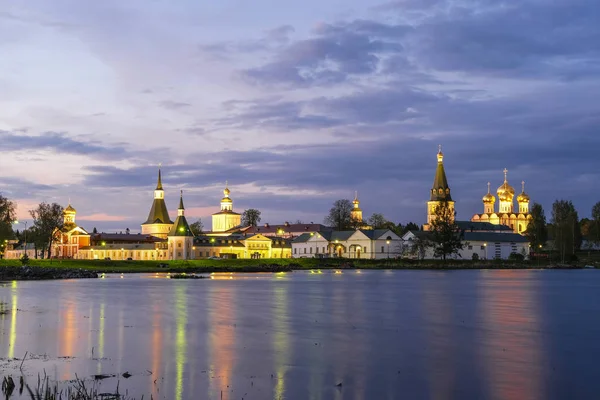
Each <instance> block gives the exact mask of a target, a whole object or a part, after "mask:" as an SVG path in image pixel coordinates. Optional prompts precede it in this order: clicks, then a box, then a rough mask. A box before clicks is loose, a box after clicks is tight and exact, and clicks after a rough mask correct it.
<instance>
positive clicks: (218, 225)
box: [212, 185, 242, 233]
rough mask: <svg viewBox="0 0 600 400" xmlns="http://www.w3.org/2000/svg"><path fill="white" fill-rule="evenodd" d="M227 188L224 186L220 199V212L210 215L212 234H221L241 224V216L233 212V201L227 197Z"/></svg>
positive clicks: (228, 192)
mask: <svg viewBox="0 0 600 400" xmlns="http://www.w3.org/2000/svg"><path fill="white" fill-rule="evenodd" d="M230 193H231V192H230V191H229V188H228V187H227V185H225V189H224V190H223V198H222V199H221V211H219V212H217V213H215V214H213V215H212V232H213V233H223V232H226V231H229V230H231V229H233V228H236V227H239V226H240V225H241V224H242V216H241V215H240V214H238V213H236V212H234V211H233V200H231V197H229V194H230Z"/></svg>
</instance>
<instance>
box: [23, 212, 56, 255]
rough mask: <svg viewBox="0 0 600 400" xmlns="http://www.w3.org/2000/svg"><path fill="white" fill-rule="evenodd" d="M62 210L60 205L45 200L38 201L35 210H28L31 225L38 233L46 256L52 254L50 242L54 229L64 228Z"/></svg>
mask: <svg viewBox="0 0 600 400" xmlns="http://www.w3.org/2000/svg"><path fill="white" fill-rule="evenodd" d="M63 211H64V210H63V208H62V206H61V205H59V204H56V203H52V204H48V203H46V202H42V203H40V204H39V205H38V206H37V208H36V209H35V210H30V211H29V214H30V215H31V218H33V227H34V228H35V229H36V231H37V232H38V234H39V235H40V244H42V252H43V251H44V249H46V250H47V258H50V257H51V256H52V242H53V240H54V235H55V233H56V230H60V231H62V230H63V229H64V228H65V225H64V220H63Z"/></svg>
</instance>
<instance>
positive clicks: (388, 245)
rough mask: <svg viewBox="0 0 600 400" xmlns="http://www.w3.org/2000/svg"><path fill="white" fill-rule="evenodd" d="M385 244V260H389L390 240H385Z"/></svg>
mask: <svg viewBox="0 0 600 400" xmlns="http://www.w3.org/2000/svg"><path fill="white" fill-rule="evenodd" d="M385 244H387V258H388V259H389V258H390V240H389V239H388V240H386V241H385Z"/></svg>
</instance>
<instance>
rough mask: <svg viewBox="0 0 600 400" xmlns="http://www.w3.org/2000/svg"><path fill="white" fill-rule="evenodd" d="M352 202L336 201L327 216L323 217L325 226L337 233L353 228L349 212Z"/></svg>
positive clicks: (345, 200) (346, 200)
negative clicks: (337, 231)
mask: <svg viewBox="0 0 600 400" xmlns="http://www.w3.org/2000/svg"><path fill="white" fill-rule="evenodd" d="M352 208H353V206H352V202H351V201H350V200H348V199H340V200H336V201H335V202H334V203H333V207H331V209H330V210H329V214H328V215H327V216H326V217H325V225H328V226H330V227H332V228H335V229H337V230H339V231H343V230H345V229H351V228H352V227H353V223H352V218H351V215H352V214H351V212H352Z"/></svg>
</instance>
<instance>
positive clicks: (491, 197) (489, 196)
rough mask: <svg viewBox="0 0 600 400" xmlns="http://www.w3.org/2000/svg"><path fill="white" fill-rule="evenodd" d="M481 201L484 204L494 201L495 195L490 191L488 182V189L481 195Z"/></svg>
mask: <svg viewBox="0 0 600 400" xmlns="http://www.w3.org/2000/svg"><path fill="white" fill-rule="evenodd" d="M483 202H484V203H486V204H494V203H495V202H496V197H495V196H494V195H493V194H491V193H490V183H489V182H488V191H487V194H486V195H485V196H483Z"/></svg>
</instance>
